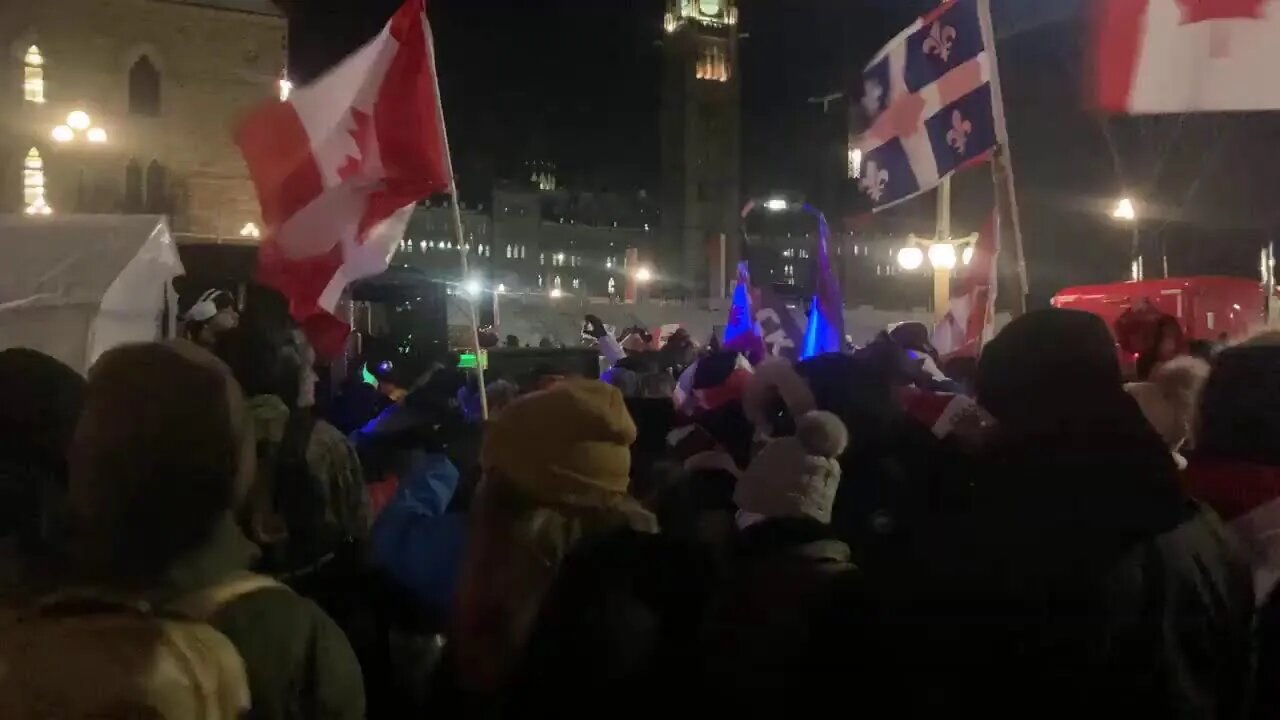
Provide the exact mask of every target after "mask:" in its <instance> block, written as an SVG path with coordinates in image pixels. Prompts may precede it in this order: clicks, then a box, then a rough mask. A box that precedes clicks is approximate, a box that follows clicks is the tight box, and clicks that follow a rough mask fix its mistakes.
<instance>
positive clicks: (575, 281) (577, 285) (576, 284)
mask: <svg viewBox="0 0 1280 720" xmlns="http://www.w3.org/2000/svg"><path fill="white" fill-rule="evenodd" d="M580 287H582V281H581V280H579V279H578V278H574V279H573V289H574V290H577V289H578V288H580Z"/></svg>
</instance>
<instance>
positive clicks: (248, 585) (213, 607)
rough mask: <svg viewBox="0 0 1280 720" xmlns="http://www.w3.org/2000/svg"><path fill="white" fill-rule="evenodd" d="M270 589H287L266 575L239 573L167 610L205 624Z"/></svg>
mask: <svg viewBox="0 0 1280 720" xmlns="http://www.w3.org/2000/svg"><path fill="white" fill-rule="evenodd" d="M268 588H281V589H287V587H286V586H285V585H282V584H281V583H280V582H279V581H278V580H276V579H274V578H271V577H267V576H266V575H258V574H257V573H250V572H245V573H238V574H236V575H233V576H232V577H230V578H228V579H226V580H224V581H222V582H220V583H218V584H217V585H213V586H211V587H207V588H205V589H204V590H199V591H197V592H194V593H191V594H190V595H186V596H184V597H182V598H179V599H178V600H176V601H174V602H172V603H170V604H169V605H168V606H166V608H165V609H166V610H168V611H169V612H175V613H178V614H180V615H182V616H183V617H187V618H190V619H192V620H200V621H202V622H204V621H208V620H209V619H210V618H212V617H213V616H214V615H217V614H218V611H220V610H222V608H224V607H226V606H227V605H230V604H231V603H232V602H234V601H236V600H239V599H240V598H242V597H245V596H246V595H252V594H253V593H256V592H258V591H259V590H266V589H268Z"/></svg>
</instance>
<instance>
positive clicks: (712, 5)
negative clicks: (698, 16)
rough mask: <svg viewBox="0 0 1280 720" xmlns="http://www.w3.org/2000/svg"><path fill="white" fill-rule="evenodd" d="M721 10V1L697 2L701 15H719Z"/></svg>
mask: <svg viewBox="0 0 1280 720" xmlns="http://www.w3.org/2000/svg"><path fill="white" fill-rule="evenodd" d="M723 9H724V2H723V1H722V0H698V12H700V13H702V14H703V15H719V14H720V11H721V10H723Z"/></svg>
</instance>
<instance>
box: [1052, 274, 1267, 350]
mask: <svg viewBox="0 0 1280 720" xmlns="http://www.w3.org/2000/svg"><path fill="white" fill-rule="evenodd" d="M1144 302H1145V303H1147V304H1148V305H1150V306H1151V307H1153V308H1154V309H1156V310H1158V311H1160V312H1161V313H1163V314H1165V315H1169V316H1171V317H1173V318H1175V319H1177V321H1178V324H1179V325H1180V326H1181V327H1182V330H1183V332H1184V333H1185V335H1186V338H1187V340H1208V341H1211V342H1218V341H1222V340H1227V339H1231V338H1235V337H1239V336H1241V335H1244V334H1245V333H1247V332H1249V331H1250V330H1251V329H1253V328H1255V327H1257V326H1258V325H1259V324H1261V323H1263V322H1266V320H1267V302H1266V296H1265V293H1264V291H1263V288H1262V285H1261V284H1260V283H1258V282H1257V281H1256V280H1249V279H1246V278H1233V277H1193V278H1169V279H1167V280H1144V281H1140V282H1123V283H1112V284H1110V285H1085V286H1081V287H1073V288H1067V289H1066V290H1063V291H1062V292H1060V293H1058V294H1057V295H1056V296H1055V297H1054V298H1053V306H1054V307H1059V308H1067V309H1072V310H1085V311H1088V312H1091V313H1093V314H1095V315H1098V316H1099V317H1101V318H1102V319H1103V320H1106V321H1107V325H1108V326H1109V327H1111V328H1112V329H1113V331H1114V329H1115V324H1116V321H1117V320H1118V319H1120V316H1121V315H1123V314H1124V313H1125V312H1126V311H1128V310H1130V309H1132V308H1135V307H1137V306H1140V305H1141V304H1142V303H1144Z"/></svg>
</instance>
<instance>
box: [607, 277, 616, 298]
mask: <svg viewBox="0 0 1280 720" xmlns="http://www.w3.org/2000/svg"><path fill="white" fill-rule="evenodd" d="M617 291H618V283H617V281H615V280H614V279H613V278H609V294H610V295H613V294H614V293H616V292H617Z"/></svg>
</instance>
